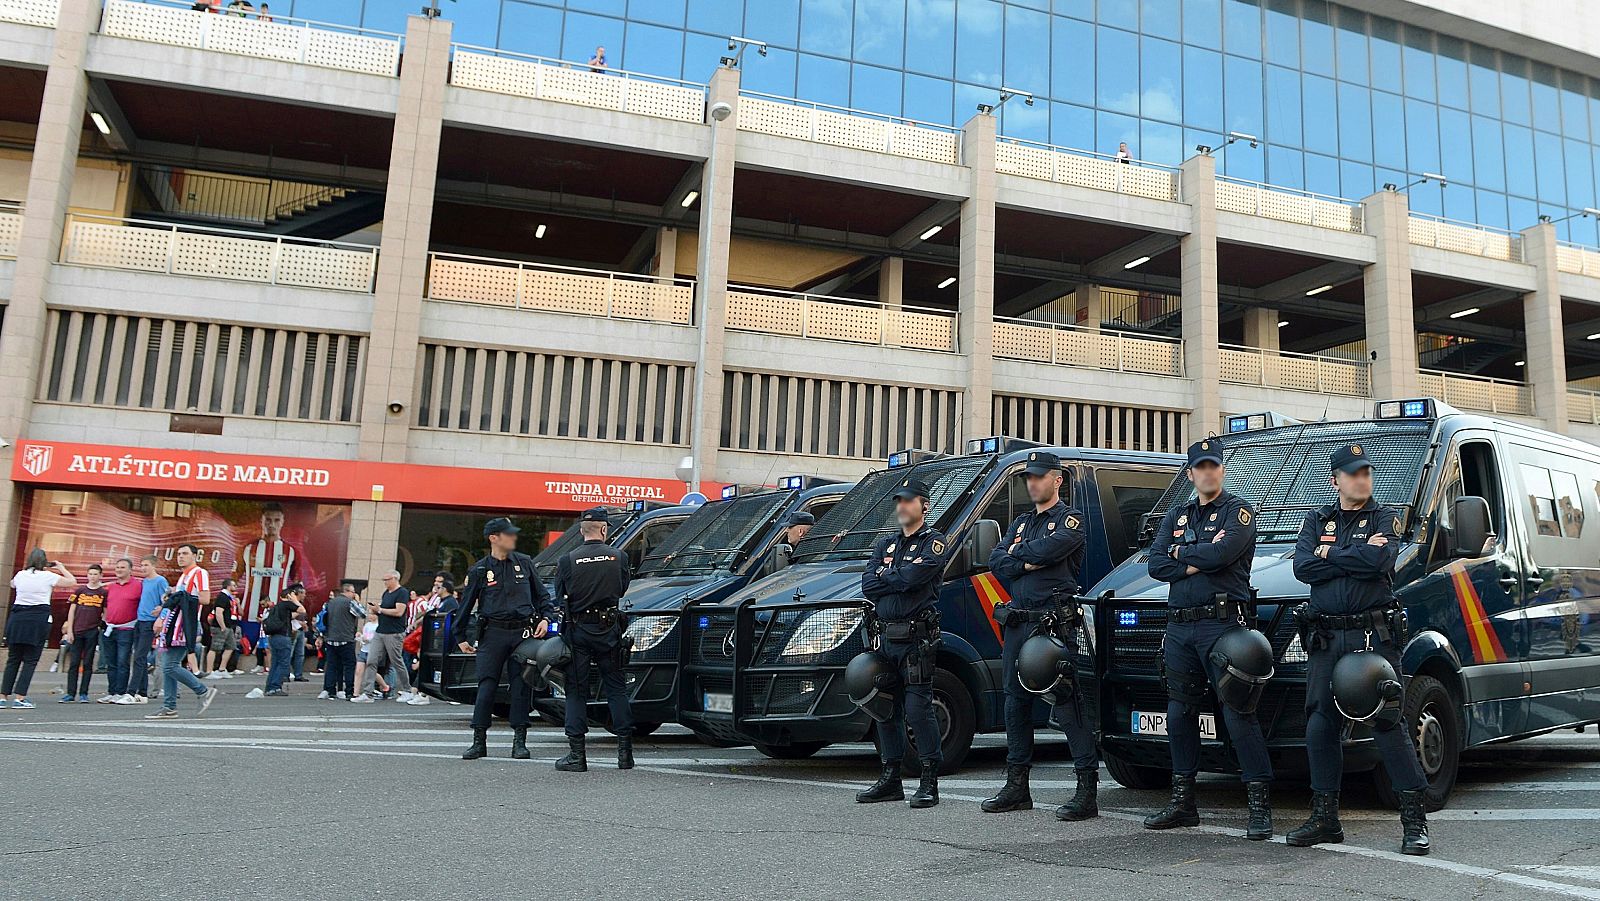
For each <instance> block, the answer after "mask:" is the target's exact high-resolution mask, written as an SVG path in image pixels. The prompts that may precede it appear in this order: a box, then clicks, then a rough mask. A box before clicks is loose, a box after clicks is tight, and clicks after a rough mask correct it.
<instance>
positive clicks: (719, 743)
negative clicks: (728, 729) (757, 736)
mask: <svg viewBox="0 0 1600 901" xmlns="http://www.w3.org/2000/svg"><path fill="white" fill-rule="evenodd" d="M690 731H692V732H694V740H695V741H697V742H699V743H700V744H703V745H707V746H709V747H713V748H738V747H742V746H743V745H744V744H745V743H744V742H738V741H727V740H725V739H721V738H717V737H716V736H714V735H710V734H707V733H705V732H701V731H700V730H698V729H694V728H693V727H691V730H690Z"/></svg>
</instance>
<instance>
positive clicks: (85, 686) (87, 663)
mask: <svg viewBox="0 0 1600 901" xmlns="http://www.w3.org/2000/svg"><path fill="white" fill-rule="evenodd" d="M103 572H104V570H103V568H102V567H101V566H100V564H98V563H91V564H89V569H88V571H87V572H86V573H85V574H84V582H85V583H86V584H84V585H79V586H77V587H75V588H74V589H73V591H72V596H71V597H70V598H68V601H69V602H70V603H71V606H70V607H68V608H67V620H66V622H64V623H62V624H61V646H62V647H64V648H66V649H67V693H66V694H64V695H62V696H61V703H63V704H70V703H72V702H74V701H76V702H78V703H79V704H87V703H89V680H90V679H91V678H93V677H94V654H95V651H96V650H97V649H98V648H99V646H100V631H101V627H102V626H103V625H104V624H105V610H106V586H105V585H103V584H101V582H100V576H101V574H102V573H103Z"/></svg>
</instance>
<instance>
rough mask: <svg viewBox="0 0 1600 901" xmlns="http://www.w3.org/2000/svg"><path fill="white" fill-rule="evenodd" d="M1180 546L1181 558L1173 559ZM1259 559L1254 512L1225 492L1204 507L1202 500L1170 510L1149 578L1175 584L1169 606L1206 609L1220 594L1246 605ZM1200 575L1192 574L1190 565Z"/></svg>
mask: <svg viewBox="0 0 1600 901" xmlns="http://www.w3.org/2000/svg"><path fill="white" fill-rule="evenodd" d="M1174 545H1176V546H1177V547H1178V555H1177V557H1176V558H1174V557H1173V556H1171V549H1172V547H1173V546H1174ZM1255 556H1256V511H1255V510H1254V509H1252V508H1251V507H1250V505H1249V504H1247V503H1245V501H1244V499H1243V498H1241V497H1239V496H1237V495H1234V494H1229V493H1228V492H1226V491H1224V492H1222V493H1221V494H1219V495H1217V498H1216V500H1214V501H1212V502H1211V503H1209V504H1205V505H1202V504H1201V503H1200V499H1199V498H1198V497H1196V498H1193V499H1191V500H1190V501H1189V503H1187V504H1184V505H1183V506H1180V507H1173V508H1172V509H1171V510H1168V511H1167V515H1166V517H1164V518H1163V519H1162V520H1161V527H1160V528H1159V529H1157V530H1156V538H1155V541H1154V542H1152V543H1151V545H1150V559H1149V562H1148V564H1147V565H1148V567H1149V571H1150V578H1152V579H1155V580H1157V581H1160V582H1167V583H1170V584H1171V585H1172V587H1171V588H1170V589H1168V591H1167V606H1169V607H1203V606H1205V605H1207V604H1212V603H1215V602H1216V598H1217V595H1219V594H1225V595H1227V596H1228V599H1229V600H1233V601H1242V602H1247V601H1249V600H1251V595H1250V564H1251V563H1253V562H1254V561H1255ZM1191 566H1192V567H1194V568H1195V569H1197V570H1199V572H1197V573H1195V574H1194V575H1188V574H1187V573H1188V567H1191Z"/></svg>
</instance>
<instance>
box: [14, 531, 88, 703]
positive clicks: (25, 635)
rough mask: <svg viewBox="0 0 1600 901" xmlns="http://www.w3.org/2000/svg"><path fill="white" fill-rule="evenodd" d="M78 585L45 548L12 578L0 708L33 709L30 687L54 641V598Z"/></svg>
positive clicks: (34, 553)
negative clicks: (62, 589) (46, 647)
mask: <svg viewBox="0 0 1600 901" xmlns="http://www.w3.org/2000/svg"><path fill="white" fill-rule="evenodd" d="M76 584H78V579H77V577H76V576H74V575H73V574H72V573H71V572H69V571H68V570H67V568H66V567H65V566H62V565H61V562H60V561H59V560H57V561H52V560H50V559H49V557H48V556H46V554H45V552H44V548H37V547H36V548H34V549H33V550H31V551H29V552H28V561H27V566H26V567H24V568H23V569H20V570H17V573H16V575H14V576H12V577H11V592H12V594H11V615H10V616H8V617H6V648H7V651H6V671H5V679H4V682H3V684H0V707H14V708H18V709H22V710H31V709H32V708H33V702H32V701H30V700H28V686H29V685H30V684H31V683H32V682H33V670H34V667H36V666H38V665H39V655H41V654H43V653H44V645H45V642H46V641H48V640H49V638H50V596H51V595H52V594H54V593H55V590H56V589H57V588H60V587H63V586H65V587H68V588H70V587H72V586H74V585H76ZM13 694H15V695H16V699H15V700H13V699H12V695H13Z"/></svg>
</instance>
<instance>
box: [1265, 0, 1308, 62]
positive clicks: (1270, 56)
mask: <svg viewBox="0 0 1600 901" xmlns="http://www.w3.org/2000/svg"><path fill="white" fill-rule="evenodd" d="M1267 62H1269V63H1277V64H1278V65H1280V66H1289V67H1291V68H1299V66H1300V17H1299V16H1297V15H1295V0H1267Z"/></svg>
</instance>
